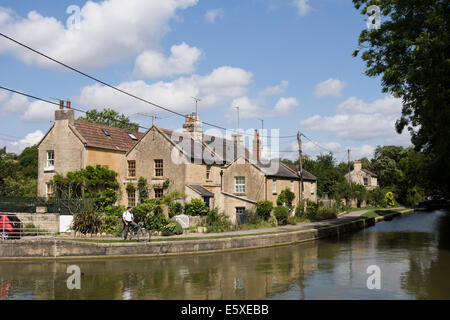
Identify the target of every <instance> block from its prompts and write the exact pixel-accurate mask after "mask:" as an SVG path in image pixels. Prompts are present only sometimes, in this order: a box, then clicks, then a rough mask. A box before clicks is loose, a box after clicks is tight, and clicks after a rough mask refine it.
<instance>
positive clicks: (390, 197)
mask: <svg viewBox="0 0 450 320" xmlns="http://www.w3.org/2000/svg"><path fill="white" fill-rule="evenodd" d="M384 199H385V202H386V204H387V205H388V206H390V207H392V206H395V199H394V194H393V193H392V192H390V191H389V192H387V193H386V195H385V196H384Z"/></svg>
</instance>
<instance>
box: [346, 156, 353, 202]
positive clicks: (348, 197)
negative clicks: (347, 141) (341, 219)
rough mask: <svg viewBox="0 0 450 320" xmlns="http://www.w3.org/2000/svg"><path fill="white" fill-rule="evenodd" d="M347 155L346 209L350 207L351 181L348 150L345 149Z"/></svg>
mask: <svg viewBox="0 0 450 320" xmlns="http://www.w3.org/2000/svg"><path fill="white" fill-rule="evenodd" d="M347 155H348V160H347V162H348V192H349V194H348V195H347V207H350V188H351V187H352V182H351V181H352V180H351V179H350V149H347Z"/></svg>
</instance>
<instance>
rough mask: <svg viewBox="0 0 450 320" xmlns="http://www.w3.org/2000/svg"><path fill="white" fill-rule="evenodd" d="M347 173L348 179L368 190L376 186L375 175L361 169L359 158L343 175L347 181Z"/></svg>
mask: <svg viewBox="0 0 450 320" xmlns="http://www.w3.org/2000/svg"><path fill="white" fill-rule="evenodd" d="M349 175H350V181H352V182H354V183H356V184H360V185H363V186H364V187H366V189H368V190H372V189H374V188H376V187H377V186H378V181H377V175H376V174H375V173H373V172H370V171H369V170H366V169H363V168H362V164H361V160H356V161H355V162H354V168H353V170H352V171H350V173H347V174H346V175H345V179H346V180H347V181H348V180H349Z"/></svg>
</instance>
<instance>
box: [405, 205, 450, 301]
mask: <svg viewBox="0 0 450 320" xmlns="http://www.w3.org/2000/svg"><path fill="white" fill-rule="evenodd" d="M435 226H436V233H437V234H436V235H431V234H429V233H419V232H416V233H412V237H411V238H410V240H411V241H410V245H411V250H410V254H409V271H407V272H406V273H405V274H404V275H402V288H403V289H404V290H405V291H407V292H408V293H410V294H412V295H415V297H416V298H417V299H450V277H449V276H448V272H449V270H450V250H449V249H450V214H449V213H448V212H447V213H446V214H445V213H444V214H441V215H440V216H439V217H438V218H437V219H436V222H435ZM431 239H433V240H435V239H437V240H435V241H437V245H433V246H432V245H431Z"/></svg>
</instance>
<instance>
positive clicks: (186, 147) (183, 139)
mask: <svg viewBox="0 0 450 320" xmlns="http://www.w3.org/2000/svg"><path fill="white" fill-rule="evenodd" d="M158 129H159V130H161V131H162V132H163V133H165V134H166V135H167V136H168V137H169V138H170V139H171V140H172V141H173V142H174V143H175V144H176V145H177V146H178V147H180V148H181V149H182V150H183V151H184V152H185V154H186V155H187V156H189V157H190V158H191V160H195V161H202V162H206V163H210V164H213V163H215V164H222V163H231V162H233V161H234V160H235V159H237V158H238V157H239V156H240V155H242V156H247V157H248V156H249V154H250V152H249V151H248V149H247V148H245V147H244V146H243V145H241V144H239V143H237V142H235V141H231V140H229V139H223V138H220V137H215V136H209V135H205V134H204V135H203V138H202V139H203V140H202V142H200V141H198V140H196V139H194V138H193V137H192V136H191V135H190V134H188V133H185V132H178V131H173V130H168V129H163V128H158Z"/></svg>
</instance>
